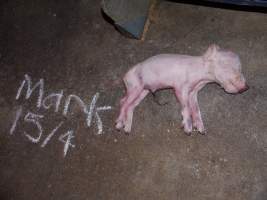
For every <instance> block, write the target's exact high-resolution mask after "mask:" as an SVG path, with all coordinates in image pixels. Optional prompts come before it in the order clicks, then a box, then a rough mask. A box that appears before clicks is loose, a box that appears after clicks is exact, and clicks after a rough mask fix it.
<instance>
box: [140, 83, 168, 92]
mask: <svg viewBox="0 0 267 200" xmlns="http://www.w3.org/2000/svg"><path fill="white" fill-rule="evenodd" d="M169 88H173V86H172V85H171V84H166V83H154V84H145V85H144V89H146V90H150V91H151V92H155V91H156V90H160V89H169Z"/></svg>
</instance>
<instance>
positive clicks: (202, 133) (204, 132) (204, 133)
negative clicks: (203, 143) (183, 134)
mask: <svg viewBox="0 0 267 200" xmlns="http://www.w3.org/2000/svg"><path fill="white" fill-rule="evenodd" d="M198 133H199V134H200V135H206V134H207V131H205V130H204V131H198Z"/></svg>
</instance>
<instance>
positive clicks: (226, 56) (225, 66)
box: [204, 44, 248, 93]
mask: <svg viewBox="0 0 267 200" xmlns="http://www.w3.org/2000/svg"><path fill="white" fill-rule="evenodd" d="M204 59H205V61H206V62H207V64H208V66H209V69H210V72H211V73H212V75H213V77H214V79H215V81H216V82H217V83H218V84H219V85H221V86H222V87H223V88H224V90H225V91H226V92H228V93H242V92H244V91H246V90H247V89H248V85H247V84H246V80H245V78H244V76H243V74H242V72H241V62H240V59H239V56H238V55H237V54H235V53H233V52H231V51H226V50H221V49H220V48H219V46H217V45H214V44H213V45H211V46H210V47H209V48H208V50H207V51H206V53H205V54H204Z"/></svg>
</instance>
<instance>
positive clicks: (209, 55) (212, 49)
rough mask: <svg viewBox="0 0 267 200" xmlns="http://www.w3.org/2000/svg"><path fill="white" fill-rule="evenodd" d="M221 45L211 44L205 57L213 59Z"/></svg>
mask: <svg viewBox="0 0 267 200" xmlns="http://www.w3.org/2000/svg"><path fill="white" fill-rule="evenodd" d="M219 49H220V47H219V46H218V45H216V44H212V45H210V46H209V48H208V50H207V51H206V52H205V54H204V58H205V59H206V60H213V59H214V58H215V56H216V54H217V52H218V51H219Z"/></svg>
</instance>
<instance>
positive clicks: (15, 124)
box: [9, 106, 22, 135]
mask: <svg viewBox="0 0 267 200" xmlns="http://www.w3.org/2000/svg"><path fill="white" fill-rule="evenodd" d="M21 113H22V106H20V107H19V108H18V110H17V112H16V117H15V120H14V122H13V124H12V126H11V129H10V131H9V133H10V135H12V134H13V133H14V131H15V129H16V126H17V122H18V120H19V118H20V116H21Z"/></svg>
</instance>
